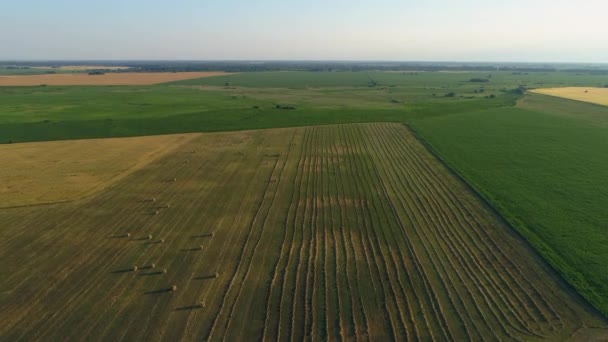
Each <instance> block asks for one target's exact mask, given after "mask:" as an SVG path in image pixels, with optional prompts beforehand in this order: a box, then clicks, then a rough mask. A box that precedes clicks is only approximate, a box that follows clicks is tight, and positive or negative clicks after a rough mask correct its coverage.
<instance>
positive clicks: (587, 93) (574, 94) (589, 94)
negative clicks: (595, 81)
mask: <svg viewBox="0 0 608 342" xmlns="http://www.w3.org/2000/svg"><path fill="white" fill-rule="evenodd" d="M531 92H533V93H538V94H544V95H551V96H556V97H563V98H565V99H570V100H577V101H583V102H590V103H595V104H599V105H603V106H608V88H593V87H563V88H542V89H534V90H531Z"/></svg>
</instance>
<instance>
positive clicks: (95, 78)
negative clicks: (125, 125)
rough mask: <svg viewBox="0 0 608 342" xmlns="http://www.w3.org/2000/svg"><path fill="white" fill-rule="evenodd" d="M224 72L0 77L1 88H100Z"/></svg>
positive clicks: (207, 75) (147, 83)
mask: <svg viewBox="0 0 608 342" xmlns="http://www.w3.org/2000/svg"><path fill="white" fill-rule="evenodd" d="M222 74H224V73H222V72H180V73H168V72H165V73H161V72H158V73H143V72H137V73H136V72H121V73H106V74H103V75H89V74H87V73H80V72H79V73H65V72H64V73H56V74H40V75H0V86H20V87H28V86H29V87H31V86H40V85H47V86H48V85H54V86H69V85H72V86H75V85H81V86H87V85H88V86H100V85H106V86H107V85H151V84H158V83H165V82H171V81H177V80H186V79H189V78H201V77H212V76H218V75H222Z"/></svg>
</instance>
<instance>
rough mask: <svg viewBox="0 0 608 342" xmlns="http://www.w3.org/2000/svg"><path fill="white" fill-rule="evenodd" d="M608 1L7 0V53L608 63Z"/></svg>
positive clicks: (2, 38) (22, 56) (1, 14)
mask: <svg viewBox="0 0 608 342" xmlns="http://www.w3.org/2000/svg"><path fill="white" fill-rule="evenodd" d="M607 18H608V0H577V1H574V0H568V1H566V0H459V1H456V0H371V1H370V0H359V1H358V0H333V1H332V0H325V1H323V0H172V1H168V0H103V1H102V0H78V1H77V0H0V60H125V59H128V60H158V59H163V60H367V61H372V60H373V61H498V62H591V63H606V62H608V20H607Z"/></svg>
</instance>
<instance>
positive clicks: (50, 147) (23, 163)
mask: <svg viewBox="0 0 608 342" xmlns="http://www.w3.org/2000/svg"><path fill="white" fill-rule="evenodd" d="M195 136H196V134H179V135H164V136H163V135H159V136H152V137H139V138H113V139H90V140H78V141H75V140H71V141H54V142H42V143H24V144H4V145H0V165H2V172H0V208H2V207H12V206H23V205H32V204H40V203H53V202H62V201H69V200H75V199H78V198H80V197H82V196H84V195H87V194H90V193H92V192H94V191H95V190H99V189H103V188H104V187H107V186H108V185H110V184H111V183H112V182H114V181H116V180H117V179H120V178H121V177H124V176H125V175H128V174H129V173H131V172H133V171H135V170H137V169H139V168H141V167H143V166H145V165H147V164H148V163H149V162H151V161H153V160H155V159H157V158H160V157H161V156H163V155H164V154H166V153H168V152H170V151H172V150H173V149H174V148H176V147H178V146H180V145H181V144H183V143H186V142H188V141H189V140H190V139H192V138H193V137H195ZM9 166H10V167H9Z"/></svg>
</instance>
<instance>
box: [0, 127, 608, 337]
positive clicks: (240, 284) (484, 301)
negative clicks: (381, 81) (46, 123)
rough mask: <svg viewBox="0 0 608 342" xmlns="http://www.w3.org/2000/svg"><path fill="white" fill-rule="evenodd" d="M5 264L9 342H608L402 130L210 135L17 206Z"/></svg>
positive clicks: (6, 235)
mask: <svg viewBox="0 0 608 342" xmlns="http://www.w3.org/2000/svg"><path fill="white" fill-rule="evenodd" d="M0 258H1V259H2V260H3V264H4V265H5V266H3V267H2V268H1V269H0V272H1V274H0V279H1V280H0V307H1V308H2V310H0V337H2V339H5V340H20V339H22V340H36V339H43V340H58V339H61V340H66V339H68V340H69V339H79V340H117V339H125V340H134V339H140V340H144V339H146V340H148V339H154V340H160V339H162V340H177V339H180V338H181V339H187V340H200V339H208V340H244V339H247V340H259V339H264V340H277V339H278V340H288V339H293V340H301V339H303V338H312V339H315V340H325V339H331V340H335V339H357V340H387V339H395V340H405V339H410V340H417V339H420V340H428V339H436V340H467V339H471V340H494V339H516V340H537V339H542V338H546V339H551V340H556V339H560V340H563V339H567V338H571V339H575V340H576V339H592V338H606V336H608V330H606V328H607V327H608V324H607V323H606V321H605V320H604V319H603V318H601V317H600V316H599V314H597V313H596V312H595V311H593V310H592V309H591V308H590V307H589V306H588V305H587V304H585V303H584V302H583V301H582V300H581V299H580V298H579V297H578V296H577V295H576V294H575V293H574V292H573V291H571V290H570V289H569V288H568V287H567V286H566V285H564V283H563V282H562V281H561V280H560V278H559V277H557V276H556V275H555V274H554V272H553V271H551V269H550V268H549V267H547V266H546V265H545V264H544V263H543V262H542V261H541V260H540V258H538V257H537V256H536V255H535V254H534V252H532V250H531V249H530V248H529V247H528V246H527V244H526V243H524V242H523V241H522V239H521V238H519V237H518V236H517V235H516V234H514V233H513V232H512V231H511V230H510V229H509V228H508V227H507V226H506V225H505V224H504V223H502V222H501V221H500V220H499V219H498V218H497V216H496V215H495V214H494V213H493V212H491V211H490V210H489V209H487V208H486V206H484V204H483V203H482V202H480V201H479V200H478V199H477V198H476V197H475V196H474V195H472V193H471V192H469V190H468V188H467V187H466V186H465V185H464V184H462V183H461V182H459V181H458V180H457V179H456V178H455V177H453V176H452V175H451V174H450V173H449V172H448V171H447V170H446V169H445V168H444V167H443V166H442V165H441V164H440V163H439V162H438V161H437V160H436V159H434V158H433V157H432V156H431V155H430V154H429V153H428V152H427V151H426V149H425V148H424V147H423V146H422V145H421V144H420V143H419V142H418V141H417V140H416V139H415V138H414V136H413V135H412V134H411V133H410V132H409V131H408V130H407V129H406V128H405V126H402V125H399V124H389V123H380V124H360V125H340V126H325V127H302V128H290V129H274V130H263V131H244V132H238V133H212V134H203V135H200V136H198V137H196V138H193V139H192V140H191V141H189V142H187V143H185V144H183V145H181V146H180V147H179V148H178V149H176V150H175V151H173V152H171V153H169V154H167V155H166V156H165V157H163V158H160V159H156V160H155V161H153V162H152V163H150V164H148V165H146V166H145V167H143V168H141V169H140V170H138V171H136V172H134V173H131V174H130V175H128V176H127V177H126V178H124V179H122V180H120V181H118V182H116V183H115V184H114V185H113V186H111V187H110V188H108V189H107V190H105V191H103V192H100V193H98V194H96V195H94V196H91V197H89V198H87V199H84V200H80V201H76V202H72V203H64V204H57V205H52V206H44V207H27V208H15V209H0ZM174 286H175V287H174Z"/></svg>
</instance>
